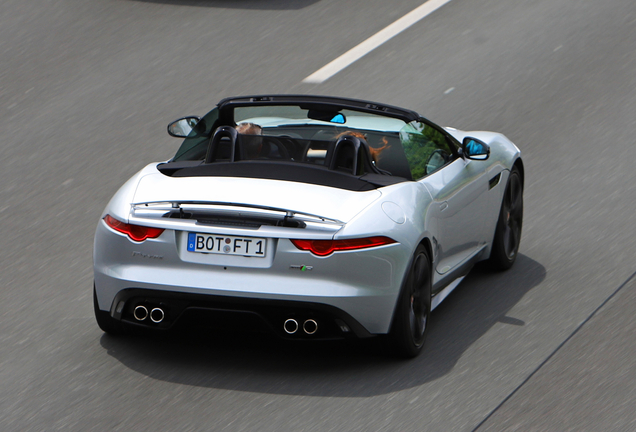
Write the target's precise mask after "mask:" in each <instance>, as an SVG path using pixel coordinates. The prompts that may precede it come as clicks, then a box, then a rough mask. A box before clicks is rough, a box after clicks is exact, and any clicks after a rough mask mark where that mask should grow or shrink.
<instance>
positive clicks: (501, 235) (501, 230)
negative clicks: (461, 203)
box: [490, 167, 523, 270]
mask: <svg viewBox="0 0 636 432" xmlns="http://www.w3.org/2000/svg"><path fill="white" fill-rule="evenodd" d="M522 222H523V183H522V181H521V174H520V173H519V169H518V168H517V167H514V168H512V171H510V177H509V178H508V184H507V185H506V191H505V192H504V197H503V201H502V203H501V210H500V211H499V220H498V221H497V228H495V238H494V240H493V245H492V252H491V253H490V264H491V266H492V268H493V269H495V270H508V269H509V268H510V267H512V265H513V264H514V262H515V260H516V259H517V253H518V252H519V243H520V241H521V226H522Z"/></svg>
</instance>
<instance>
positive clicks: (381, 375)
mask: <svg viewBox="0 0 636 432" xmlns="http://www.w3.org/2000/svg"><path fill="white" fill-rule="evenodd" d="M421 3H422V0H404V1H399V2H397V1H394V2H387V1H381V0H364V1H363V0H348V1H346V2H343V1H336V0H286V1H283V0H269V1H266V0H219V1H215V0H94V1H85V0H55V1H52V0H3V1H2V2H0V132H1V138H0V139H1V141H0V142H1V143H2V144H1V145H2V158H1V159H0V224H1V227H2V236H1V237H0V256H1V257H2V260H1V262H0V275H1V278H0V283H1V289H0V430H2V431H54V430H63V431H88V430H99V431H103V430H135V431H150V430H152V431H199V430H206V431H208V430H214V431H445V432H447V431H474V430H477V431H504V430H505V431H509V430H518V431H530V430H535V431H551V430H555V431H556V430H558V431H565V430H573V431H585V430H589V431H599V430H612V431H633V430H635V429H636V411H635V410H634V409H633V407H634V406H636V360H635V359H636V355H635V354H636V342H635V341H634V338H633V334H634V331H635V330H636V319H635V318H634V313H633V311H634V309H635V308H636V281H635V279H633V278H632V276H633V275H634V273H635V272H636V263H635V261H634V257H635V256H636V241H635V240H634V235H633V233H634V226H635V222H636V174H635V172H634V160H635V156H636V151H635V148H636V147H635V141H636V73H635V72H634V71H636V4H635V3H634V1H633V0H606V1H602V2H600V1H592V0H577V1H571V0H535V1H530V2H528V1H526V2H511V1H507V0H452V1H451V2H449V3H448V4H446V5H444V6H443V7H441V8H440V9H439V10H437V11H435V12H433V13H432V14H431V15H429V16H427V17H426V18H424V19H423V20H421V21H419V22H418V23H416V24H415V25H413V26H412V27H410V28H409V29H407V30H405V31H404V32H402V33H400V34H399V35H397V36H395V37H394V38H393V39H391V40H389V41H388V42H386V43H385V44H383V45H382V46H380V47H378V48H377V49H375V50H374V51H372V52H371V53H369V54H368V55H366V56H364V57H363V58H361V59H360V60H358V61H357V62H355V63H353V64H352V65H350V66H349V67H347V68H346V69H344V70H342V71H341V72H339V73H338V74H336V75H334V76H333V77H332V78H330V79H329V80H327V81H325V82H323V83H320V84H306V83H303V79H304V78H306V77H307V76H309V75H310V74H312V73H313V72H315V71H316V70H318V69H320V68H321V67H323V66H324V65H326V64H327V63H329V62H330V61H332V60H333V59H335V58H337V57H338V56H340V55H341V54H343V53H345V52H346V51H347V50H349V49H350V48H352V47H354V46H356V45H358V44H359V43H361V42H362V41H364V40H365V39H367V38H368V37H370V36H372V35H373V34H375V33H376V32H378V31H379V30H381V29H382V28H384V27H385V26H387V25H389V24H391V23H392V22H394V21H395V20H397V19H399V18H400V17H402V16H403V15H405V14H407V13H408V12H410V11H411V10H413V9H415V8H416V7H418V6H419V5H420V4H421ZM260 93H317V94H325V95H340V96H347V97H356V98H362V99H368V100H375V101H380V102H385V103H389V104H394V105H399V106H404V107H407V108H412V109H414V110H416V111H418V112H420V113H422V114H423V115H425V116H427V117H428V118H430V119H431V120H433V121H435V122H437V123H440V124H443V125H448V126H456V127H458V128H461V129H466V130H472V129H485V130H495V131H500V132H502V133H504V134H505V135H507V136H508V137H509V138H511V139H512V140H513V141H514V142H515V143H516V144H517V145H518V146H519V147H520V148H521V149H522V152H523V154H524V156H525V164H526V173H527V178H526V188H525V204H526V206H525V219H524V231H523V239H522V243H521V249H520V256H519V259H518V261H517V263H516V264H515V266H514V267H513V269H512V270H510V271H508V272H505V273H497V274H492V273H488V272H486V271H484V270H481V269H476V270H475V271H474V272H472V273H471V274H470V275H469V276H468V277H467V278H466V279H465V280H464V282H462V284H461V285H460V286H459V288H458V289H457V290H456V291H455V292H454V293H453V294H452V295H451V296H450V297H449V298H448V299H447V300H446V302H445V303H444V304H443V305H442V306H440V307H439V308H438V309H437V310H436V311H435V313H434V314H433V318H432V323H431V326H432V327H431V332H430V336H429V339H428V341H427V347H426V351H425V352H424V353H423V354H422V355H421V356H420V357H418V358H417V359H415V360H411V361H396V360H395V359H393V358H391V357H390V356H388V355H385V353H384V352H383V350H382V348H381V347H379V346H378V345H377V344H366V343H364V344H342V343H330V344H301V345H299V344H286V343H281V342H278V341H276V340H273V339H271V338H267V337H263V336H261V335H247V336H244V337H242V338H238V339H237V338H235V337H232V336H229V335H225V334H200V333H195V334H192V335H182V336H180V337H172V338H159V339H143V338H139V337H127V338H113V337H110V336H106V335H104V334H103V333H102V332H101V331H100V330H99V328H98V327H97V325H96V323H95V321H94V318H93V311H92V303H91V302H92V294H91V291H92V259H91V254H92V237H93V233H94V230H95V226H96V224H97V221H98V218H99V216H100V213H101V211H102V209H103V208H104V206H105V205H106V203H107V202H108V200H109V198H110V196H111V195H112V194H113V193H114V192H115V191H116V190H117V188H118V187H119V186H120V185H121V184H122V183H123V182H124V181H125V180H126V179H127V178H128V177H129V176H130V175H132V174H133V173H134V172H136V171H137V170H138V169H140V168H141V167H142V166H144V165H145V164H147V163H148V162H151V161H158V160H165V159H168V158H170V157H171V156H172V155H173V154H174V152H175V150H176V148H177V146H178V144H179V141H178V140H175V139H172V138H170V137H169V136H168V135H167V134H166V132H165V126H166V125H167V123H168V122H170V121H171V120H173V119H175V118H177V117H180V116H182V115H188V114H195V115H202V114H204V113H205V112H207V111H208V110H209V109H210V108H211V107H212V106H213V105H214V104H215V103H216V102H217V101H218V100H219V99H221V98H222V97H226V96H232V95H244V94H260Z"/></svg>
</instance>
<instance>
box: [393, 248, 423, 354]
mask: <svg viewBox="0 0 636 432" xmlns="http://www.w3.org/2000/svg"><path fill="white" fill-rule="evenodd" d="M431 285H432V283H431V263H430V260H429V258H428V255H427V253H426V249H425V248H424V247H423V246H421V245H420V246H419V247H418V248H417V249H416V251H415V254H414V255H413V261H412V263H411V268H410V269H409V272H408V276H407V279H406V283H405V285H404V288H403V290H402V294H401V296H400V300H399V301H398V304H397V308H396V311H395V317H394V322H393V327H392V329H391V339H392V342H393V345H394V347H395V349H396V351H397V354H398V355H399V356H400V357H405V358H413V357H415V356H417V355H418V354H419V353H420V351H421V350H422V347H423V346H424V341H425V340H426V333H427V330H428V327H429V326H428V324H429V315H430V311H431Z"/></svg>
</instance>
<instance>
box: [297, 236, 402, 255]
mask: <svg viewBox="0 0 636 432" xmlns="http://www.w3.org/2000/svg"><path fill="white" fill-rule="evenodd" d="M291 242H292V243H293V244H294V246H296V247H297V248H298V249H300V250H305V251H309V252H311V253H312V254H314V255H318V256H327V255H329V254H332V253H333V252H337V251H345V250H356V249H366V248H370V247H376V246H384V245H389V244H392V243H397V242H396V241H395V240H393V239H392V238H389V237H384V236H376V237H365V238H355V239H346V240H297V239H293V240H291Z"/></svg>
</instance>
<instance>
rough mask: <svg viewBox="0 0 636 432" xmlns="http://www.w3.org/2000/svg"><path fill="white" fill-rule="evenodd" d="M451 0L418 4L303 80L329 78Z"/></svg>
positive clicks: (313, 80) (305, 81)
mask: <svg viewBox="0 0 636 432" xmlns="http://www.w3.org/2000/svg"><path fill="white" fill-rule="evenodd" d="M450 1H451V0H428V1H427V2H426V3H424V4H423V5H421V6H418V7H417V8H416V9H414V10H412V11H411V12H409V13H407V14H406V15H404V16H403V17H402V18H400V19H399V20H397V21H395V22H394V23H393V24H389V25H388V26H387V27H385V28H384V29H382V30H380V31H379V32H377V33H376V34H374V35H373V36H371V37H370V38H369V39H367V40H365V41H364V42H362V43H361V44H359V45H358V46H355V47H353V48H351V49H350V50H349V51H347V52H346V53H344V54H343V55H341V56H340V57H338V58H337V59H335V60H333V61H332V62H331V63H329V64H327V65H326V66H324V67H322V68H321V69H318V70H317V71H316V72H314V73H313V74H311V75H309V76H308V77H307V78H305V79H304V80H303V81H302V82H304V83H307V84H320V83H322V82H324V81H326V80H328V79H329V78H331V77H332V76H334V75H335V74H337V73H338V72H340V71H341V70H343V69H344V68H346V67H347V66H349V65H350V64H352V63H354V62H355V61H357V60H358V59H360V58H362V57H363V56H365V55H367V54H368V53H370V52H371V51H373V50H374V49H376V48H377V47H379V46H380V45H382V44H383V43H385V42H386V41H388V40H389V39H391V38H392V37H393V36H396V35H398V34H400V33H402V32H403V31H404V30H406V29H407V28H409V27H411V26H412V25H413V24H415V23H417V22H418V21H420V20H421V19H422V18H424V17H426V16H427V15H429V14H431V13H433V12H434V11H436V10H437V9H439V8H440V7H442V6H444V5H445V4H446V3H448V2H450Z"/></svg>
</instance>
